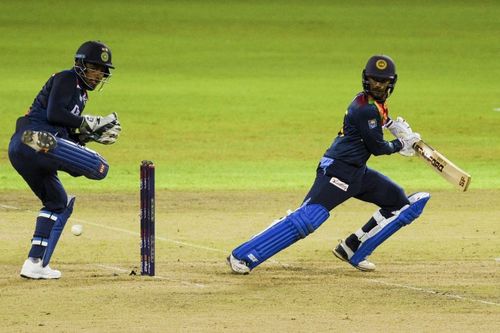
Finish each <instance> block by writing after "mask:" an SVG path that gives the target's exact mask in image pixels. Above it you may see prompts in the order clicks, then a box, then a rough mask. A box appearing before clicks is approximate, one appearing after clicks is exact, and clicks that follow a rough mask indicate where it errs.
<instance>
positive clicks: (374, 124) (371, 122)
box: [368, 119, 377, 128]
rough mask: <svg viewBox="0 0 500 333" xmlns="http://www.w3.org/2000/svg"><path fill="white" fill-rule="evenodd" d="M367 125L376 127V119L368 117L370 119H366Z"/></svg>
mask: <svg viewBox="0 0 500 333" xmlns="http://www.w3.org/2000/svg"><path fill="white" fill-rule="evenodd" d="M368 127H370V128H375V127H377V119H370V120H368Z"/></svg>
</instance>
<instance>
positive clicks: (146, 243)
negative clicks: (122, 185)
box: [140, 161, 155, 276]
mask: <svg viewBox="0 0 500 333" xmlns="http://www.w3.org/2000/svg"><path fill="white" fill-rule="evenodd" d="M140 170H141V172H140V173H141V187H140V188H141V275H149V276H154V275H155V165H154V164H153V162H152V161H142V163H141V168H140Z"/></svg>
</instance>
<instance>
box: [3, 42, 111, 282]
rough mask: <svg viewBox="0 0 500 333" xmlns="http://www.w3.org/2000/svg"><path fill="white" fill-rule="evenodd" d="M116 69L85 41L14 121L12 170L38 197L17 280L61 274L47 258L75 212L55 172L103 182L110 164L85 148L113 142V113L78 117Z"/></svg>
mask: <svg viewBox="0 0 500 333" xmlns="http://www.w3.org/2000/svg"><path fill="white" fill-rule="evenodd" d="M111 69H114V67H113V64H112V62H111V50H110V49H109V48H108V47H107V46H106V45H105V44H103V43H101V42H99V41H88V42H85V43H83V44H82V45H81V46H80V47H79V48H78V50H77V52H76V55H75V62H74V65H73V67H72V68H71V69H69V70H63V71H61V72H58V73H56V74H53V75H52V76H51V77H50V78H49V79H48V81H47V82H46V83H45V85H44V86H43V88H42V89H41V91H40V92H39V93H38V95H37V96H36V98H35V100H34V101H33V104H32V105H31V107H30V108H29V110H28V112H27V114H26V115H25V116H23V117H20V118H19V119H18V120H17V122H16V130H15V133H14V135H13V136H12V138H11V140H10V143H9V159H10V162H11V164H12V166H13V167H14V168H15V169H16V171H17V172H18V173H19V174H20V175H21V176H22V178H23V179H24V180H25V181H26V183H27V184H28V185H29V187H30V188H31V190H32V191H33V193H34V194H35V195H36V196H37V197H38V198H39V199H40V201H41V203H42V208H41V209H40V212H39V213H38V216H37V218H36V224H35V232H34V234H33V238H32V239H31V249H30V251H29V254H28V259H26V261H25V262H24V264H23V266H22V268H21V276H22V277H24V278H31V279H58V278H60V277H61V272H60V271H58V270H55V269H51V268H50V266H49V262H50V259H51V257H52V254H53V253H54V250H55V248H56V245H57V242H58V240H59V237H60V235H61V233H62V231H63V228H64V226H65V224H66V221H67V220H68V218H69V217H70V215H71V213H72V212H73V205H74V203H75V198H74V197H71V196H68V195H67V194H66V191H65V189H64V187H63V185H62V183H61V181H60V180H59V177H58V172H59V171H63V172H66V173H68V174H70V175H71V176H73V177H79V176H85V177H86V178H89V179H95V180H101V179H103V178H105V177H106V175H107V173H108V168H109V166H108V163H107V162H106V160H105V159H104V158H103V157H102V156H100V155H99V154H98V153H96V152H95V151H93V150H90V149H88V148H86V147H85V144H86V143H88V142H90V141H95V142H98V143H101V144H113V143H114V142H116V140H117V138H118V136H119V134H120V131H121V126H120V122H119V121H118V117H117V115H116V113H112V114H110V115H108V116H105V117H101V116H89V115H82V112H83V110H84V108H85V105H86V103H87V100H88V92H89V91H93V90H94V89H96V88H97V87H100V88H99V90H100V89H102V87H103V85H104V83H106V82H107V81H108V80H109V78H110V77H111V72H110V70H111Z"/></svg>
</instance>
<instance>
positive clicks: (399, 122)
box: [385, 117, 413, 139]
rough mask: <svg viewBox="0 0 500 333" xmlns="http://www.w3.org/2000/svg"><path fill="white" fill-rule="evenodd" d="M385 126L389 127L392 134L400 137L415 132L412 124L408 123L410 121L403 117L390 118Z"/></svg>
mask: <svg viewBox="0 0 500 333" xmlns="http://www.w3.org/2000/svg"><path fill="white" fill-rule="evenodd" d="M385 128H387V129H388V130H389V131H390V132H391V133H392V135H394V136H395V137H396V138H398V139H400V138H404V137H406V136H408V135H409V134H411V133H413V131H412V130H411V127H410V124H408V122H407V121H406V120H404V119H403V118H402V117H397V118H396V120H392V119H390V120H389V121H388V122H387V124H385Z"/></svg>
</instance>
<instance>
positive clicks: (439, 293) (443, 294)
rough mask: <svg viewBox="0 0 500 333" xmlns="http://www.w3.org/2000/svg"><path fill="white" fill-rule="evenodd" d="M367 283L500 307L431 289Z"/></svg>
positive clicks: (388, 283)
mask: <svg viewBox="0 0 500 333" xmlns="http://www.w3.org/2000/svg"><path fill="white" fill-rule="evenodd" d="M367 281H370V282H373V283H378V284H383V285H386V286H390V287H398V288H403V289H409V290H414V291H420V292H423V293H427V294H431V295H437V296H444V297H448V298H454V299H459V300H464V301H471V302H476V303H482V304H488V305H497V306H500V303H495V302H490V301H483V300H480V299H474V298H469V297H463V296H460V295H454V294H446V293H444V292H439V291H435V290H432V289H425V288H419V287H413V286H407V285H404V284H399V283H392V282H384V281H380V280H375V279H367Z"/></svg>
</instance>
